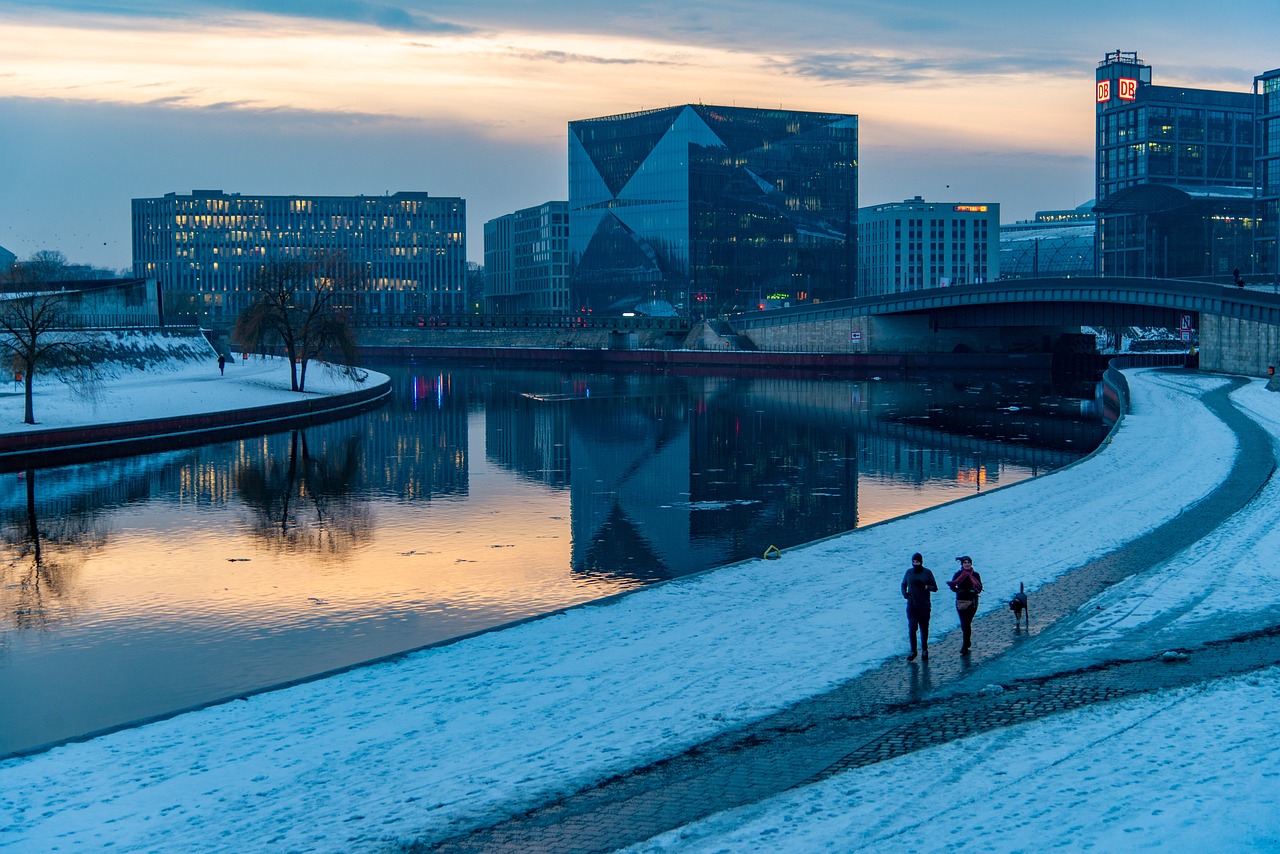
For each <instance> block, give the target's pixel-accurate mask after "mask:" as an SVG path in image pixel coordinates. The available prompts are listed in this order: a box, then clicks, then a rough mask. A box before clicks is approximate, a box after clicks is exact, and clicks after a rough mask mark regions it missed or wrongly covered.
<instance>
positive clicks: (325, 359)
mask: <svg viewBox="0 0 1280 854" xmlns="http://www.w3.org/2000/svg"><path fill="white" fill-rule="evenodd" d="M360 284H361V275H360V272H359V270H358V269H357V268H356V267H355V266H354V265H352V264H350V263H349V262H348V261H347V260H346V259H345V258H344V257H343V256H341V255H326V256H322V257H319V258H314V259H307V260H297V259H291V260H278V261H272V262H270V263H268V264H266V265H264V266H263V267H262V269H260V270H259V271H258V273H257V274H256V275H254V276H253V278H252V279H250V280H249V287H250V289H252V290H255V291H257V293H258V295H257V297H256V298H255V299H254V301H253V304H252V305H250V306H249V308H247V309H245V311H244V313H243V314H241V315H240V316H239V317H238V318H236V325H235V330H234V331H233V332H232V337H233V338H234V340H235V341H236V343H237V344H239V345H240V346H241V348H242V349H244V350H259V349H262V348H263V347H275V346H280V347H283V348H284V352H285V356H286V357H287V358H288V359H289V380H290V385H291V387H292V389H293V390H294V391H305V390H306V384H307V365H308V364H309V363H310V362H311V361H312V360H313V359H314V360H315V361H318V362H321V363H323V364H325V365H328V366H330V367H333V368H336V369H337V370H339V371H341V372H342V373H344V374H346V375H347V376H349V377H352V378H353V379H356V380H357V381H359V380H362V379H363V378H364V377H365V374H364V372H362V371H360V370H359V369H358V368H357V365H358V363H359V359H360V353H359V350H358V348H357V344H356V337H355V333H354V332H353V331H352V329H351V324H350V323H349V322H348V319H347V316H346V314H345V313H344V312H342V311H341V310H340V308H339V306H338V304H337V298H338V296H339V295H340V294H344V293H346V294H350V293H353V292H354V291H355V290H356V289H357V288H358V287H359V286H360Z"/></svg>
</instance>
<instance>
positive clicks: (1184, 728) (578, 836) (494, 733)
mask: <svg viewBox="0 0 1280 854" xmlns="http://www.w3.org/2000/svg"><path fill="white" fill-rule="evenodd" d="M1126 375H1127V377H1128V379H1129V382H1130V386H1131V388H1132V390H1133V400H1134V403H1133V412H1132V414H1131V415H1130V416H1129V417H1127V418H1125V419H1124V420H1123V421H1122V422H1121V424H1120V425H1119V426H1118V428H1117V430H1116V431H1115V432H1114V433H1113V435H1112V437H1111V438H1110V439H1109V441H1108V442H1107V444H1106V445H1104V447H1103V448H1101V449H1100V450H1099V451H1098V452H1097V453H1095V454H1094V455H1092V456H1091V457H1089V458H1086V459H1085V460H1082V461H1081V462H1079V463H1076V464H1074V465H1072V466H1070V467H1068V468H1066V469H1064V470H1061V471H1059V472H1056V473H1054V474H1052V475H1048V476H1046V477H1042V478H1036V479H1034V480H1032V481H1027V482H1024V483H1021V484H1018V485H1015V486H1013V487H1008V488H1004V489H999V490H995V491H994V492H991V493H987V494H982V495H979V496H975V497H974V498H972V499H965V500H961V501H958V502H953V503H952V504H949V505H946V506H943V507H940V508H935V509H933V510H929V511H924V512H921V513H917V514H913V515H911V516H908V517H903V518H900V519H895V520H891V521H888V522H885V523H880V524H878V525H872V526H869V527H867V528H863V529H858V530H855V531H851V532H849V533H847V534H843V535H840V536H837V537H832V538H829V539H827V540H823V541H819V542H817V543H812V544H809V545H807V546H803V547H798V548H795V549H791V550H788V551H786V552H784V553H783V554H782V555H781V557H780V558H779V559H778V560H770V561H765V560H756V561H748V562H744V563H742V564H735V565H732V566H728V567H724V568H721V569H718V570H712V571H709V572H706V573H702V574H700V575H697V576H689V577H685V578H681V579H675V580H673V581H670V582H665V583H663V584H659V585H655V586H653V587H649V588H644V589H642V590H640V591H637V592H635V593H631V594H628V595H624V596H620V597H615V598H613V599H611V600H606V601H602V602H597V603H592V604H590V605H587V606H582V607H577V608H572V609H567V610H565V611H562V612H558V613H556V614H552V615H548V616H547V617H545V618H542V619H538V620H532V621H528V622H525V623H522V624H520V625H516V626H513V627H510V628H507V629H505V630H501V631H494V632H489V633H485V634H482V635H479V636H475V637H471V638H467V639H464V640H461V641H459V642H457V643H451V644H446V645H440V646H436V647H433V648H430V649H425V650H421V651H418V652H414V653H411V654H406V655H405V656H403V657H401V658H399V659H396V660H392V661H384V662H382V663H379V664H377V665H373V666H370V667H365V668H358V669H355V670H352V671H349V672H346V673H343V674H339V675H337V676H333V677H330V678H327V679H323V680H319V681H315V682H310V683H307V684H303V685H295V686H292V687H289V688H286V689H283V690H280V691H274V692H268V693H265V694H260V695H256V696H251V697H247V698H244V699H242V700H238V701H233V702H229V703H226V704H223V705H220V706H215V707H210V708H205V709H202V710H199V711H196V712H192V713H189V714H185V715H180V716H178V717H175V718H172V719H169V720H166V721H160V722H157V723H153V724H149V725H147V726H142V727H137V728H134V729H128V730H122V731H120V732H116V733H113V734H110V735H107V736H103V737H101V738H96V739H93V740H91V741H88V742H84V743H77V744H67V745H63V746H61V747H58V748H54V749H53V750H50V751H48V752H45V753H41V754H38V755H35V756H30V757H24V758H18V759H12V760H7V761H5V762H3V763H0V846H9V847H11V848H12V850H15V851H23V852H25V851H48V850H74V849H85V850H88V849H99V848H103V847H107V846H110V847H112V848H113V849H114V850H123V851H149V850H193V851H201V850H291V851H292V850H309V851H353V850H355V851H364V850H417V851H422V850H512V851H514V850H520V851H528V850H555V851H607V850H616V849H618V848H622V847H626V846H632V847H633V850H636V851H666V850H672V851H696V850H706V851H718V850H734V851H737V850H760V851H766V850H774V851H776V850H818V849H824V848H825V849H833V850H860V849H866V850H878V851H879V850H903V851H907V850H947V849H950V848H954V847H955V846H956V845H957V844H958V843H962V842H967V843H969V844H971V845H972V847H977V848H982V849H984V850H1029V849H1033V848H1043V847H1052V846H1055V845H1058V846H1063V845H1075V846H1089V845H1095V846H1101V848H1102V849H1103V850H1115V849H1117V848H1119V847H1121V846H1122V845H1124V844H1125V842H1126V841H1128V842H1130V843H1132V842H1133V841H1134V840H1136V839H1138V838H1139V837H1134V836H1131V835H1127V834H1132V833H1137V832H1141V833H1142V834H1143V835H1142V836H1141V837H1140V838H1141V840H1142V841H1143V842H1144V843H1146V844H1161V843H1162V842H1163V843H1166V844H1174V843H1178V842H1185V841H1186V840H1187V839H1188V838H1189V837H1190V838H1192V839H1197V838H1198V839H1207V840H1210V841H1212V842H1216V843H1217V844H1218V846H1219V847H1221V846H1223V845H1225V846H1227V847H1245V848H1248V847H1262V848H1266V847H1267V846H1268V844H1272V845H1274V842H1275V841H1276V840H1275V837H1274V828H1273V827H1271V822H1270V816H1272V815H1274V814H1275V807H1276V806H1277V805H1278V803H1280V802H1278V801H1277V789H1278V788H1280V787H1277V786H1276V785H1275V783H1274V780H1270V781H1268V780H1269V778H1266V771H1267V769H1268V768H1274V767H1275V764H1276V760H1277V759H1280V757H1277V756H1276V751H1277V748H1276V747H1275V739H1274V738H1273V737H1271V736H1270V735H1269V734H1271V733H1273V732H1274V727H1275V724H1276V721H1274V720H1273V719H1272V718H1274V716H1275V715H1276V714H1277V711H1276V709H1277V708H1280V703H1277V701H1276V698H1277V697H1280V671H1277V669H1276V668H1275V667H1274V665H1275V664H1276V663H1277V662H1278V661H1280V658H1278V657H1277V643H1276V634H1277V633H1276V630H1275V626H1277V625H1280V592H1273V591H1276V589H1277V588H1280V584H1277V583H1276V582H1277V581H1280V579H1277V578H1276V576H1277V569H1276V568H1275V567H1274V563H1275V561H1274V555H1275V554H1277V553H1280V534H1277V533H1275V532H1273V530H1272V529H1273V528H1274V525H1273V520H1274V516H1275V513H1276V512H1277V511H1278V510H1280V488H1278V487H1277V485H1276V483H1275V479H1274V478H1273V477H1272V472H1273V470H1274V468H1275V464H1276V447H1275V436H1276V435H1277V434H1278V433H1280V402H1277V398H1280V395H1275V394H1274V393H1272V392H1268V391H1266V389H1265V384H1263V383H1261V382H1260V381H1256V380H1255V381H1245V380H1239V379H1233V378H1226V377H1212V376H1203V375H1196V374H1192V373H1187V372H1181V371H1155V370H1140V371H1131V372H1127V374H1126ZM914 550H920V551H923V552H924V553H925V555H926V563H927V565H930V566H931V567H932V568H933V569H934V571H935V574H936V575H937V576H938V577H939V580H940V581H942V580H945V579H946V578H947V577H949V574H950V572H949V568H948V564H949V562H950V559H951V555H953V554H957V553H961V552H964V553H970V554H973V555H974V557H975V563H976V565H977V567H978V569H979V570H980V571H981V572H982V573H983V577H984V581H985V583H986V587H987V594H986V595H985V596H984V600H983V605H982V607H981V609H980V616H979V620H978V622H977V623H976V625H975V646H974V651H973V654H972V655H971V656H969V657H968V658H962V657H960V656H959V654H958V641H957V638H956V636H955V632H954V615H953V614H949V613H948V612H949V610H950V608H949V603H948V601H947V598H946V597H945V596H940V597H937V599H936V600H935V605H934V625H933V635H934V639H933V642H932V643H931V652H932V657H931V661H930V662H929V663H928V664H927V665H926V664H921V663H920V662H916V663H913V664H908V663H907V662H906V661H905V660H904V654H905V647H906V638H905V634H906V632H905V618H904V617H903V614H902V603H901V599H900V597H899V596H898V594H897V589H896V588H897V582H898V579H900V578H901V573H902V570H903V569H904V568H905V564H906V557H907V556H909V554H910V553H911V552H912V551H914ZM1019 582H1025V584H1026V587H1027V590H1028V591H1029V593H1030V595H1031V624H1030V629H1029V630H1028V631H1014V630H1013V627H1012V618H1011V615H1010V614H1009V612H1008V610H1007V609H1006V607H1005V604H1004V602H1005V599H1006V598H1007V593H1008V592H1011V591H1012V590H1016V589H1017V585H1018V583H1019ZM1246 588H1247V589H1248V590H1249V591H1250V592H1251V595H1250V596H1247V597H1244V596H1241V595H1240V591H1241V590H1242V589H1246ZM1240 674H1244V678H1245V679H1246V680H1247V681H1246V683H1243V684H1241V683H1237V682H1235V681H1234V679H1236V678H1239V676H1240ZM1186 686H1191V687H1186ZM1205 686H1221V687H1209V688H1206V687H1205ZM1188 692H1190V693H1188ZM1259 697H1261V699H1260V700H1259V699H1258V698H1259ZM1148 698H1150V699H1148ZM1170 714H1172V715H1175V716H1176V717H1175V719H1174V720H1173V722H1172V723H1170V720H1169V717H1168V716H1169V715H1170ZM1162 716H1163V717H1162ZM1268 716H1271V717H1268ZM1220 721H1225V722H1229V723H1230V727H1229V728H1228V729H1224V728H1222V727H1219V726H1217V723H1218V722H1220ZM984 738H985V740H984ZM997 738H998V740H995V739H997ZM1037 739H1039V740H1037ZM1161 739H1163V740H1161ZM1005 745H1012V746H1013V748H1016V750H1015V751H1014V752H1012V753H1011V752H1010V750H1009V749H1007V748H1006V747H1005ZM1135 745H1137V746H1136V747H1135ZM1135 751H1137V752H1136V753H1135ZM1144 751H1145V752H1144ZM917 759H918V761H917ZM1081 762H1083V763H1084V764H1083V765H1080V764H1079V763H1081ZM1232 762H1234V764H1231V763H1232ZM1101 766H1105V767H1101ZM1224 769H1228V770H1224ZM1064 773H1065V774H1066V775H1067V776H1066V777H1065V779H1064V778H1063V774H1064ZM1258 774H1261V775H1263V777H1264V779H1262V780H1261V781H1259V780H1257V779H1255V778H1256V777H1257V775H1258ZM1055 775H1057V776H1055ZM1251 775H1252V776H1251ZM1100 780H1101V781H1103V782H1098V781H1100ZM1233 786H1243V787H1244V788H1243V789H1241V788H1233ZM877 793H878V794H877ZM1018 797H1021V798H1023V799H1024V801H1025V803H1024V802H1023V801H1018V802H1016V803H1015V802H1014V801H1011V800H1009V799H1011V798H1018ZM975 798H981V800H980V801H979V802H978V804H977V807H975V800H974V799H975ZM1002 799H1003V800H1002ZM1188 804H1194V805H1195V806H1194V807H1193V808H1190V809H1188V808H1187V805H1188ZM922 808H923V815H924V816H926V817H922V812H921V809H922ZM1218 816H1222V817H1223V818H1222V819H1221V820H1218V819H1217V817H1218ZM1002 819H1003V820H1002ZM1268 834H1272V835H1270V836H1268ZM1268 840H1270V843H1269V842H1268Z"/></svg>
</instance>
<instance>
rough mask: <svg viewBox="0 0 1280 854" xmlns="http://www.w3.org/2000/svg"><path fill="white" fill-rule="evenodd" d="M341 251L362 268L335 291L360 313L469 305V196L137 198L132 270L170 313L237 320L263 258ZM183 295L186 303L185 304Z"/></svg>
mask: <svg viewBox="0 0 1280 854" xmlns="http://www.w3.org/2000/svg"><path fill="white" fill-rule="evenodd" d="M330 254H332V255H338V254H340V255H343V256H345V258H346V260H347V261H349V262H350V263H352V264H355V265H357V266H358V267H360V268H361V269H362V272H363V273H364V280H363V283H362V285H361V287H360V290H359V291H358V292H354V293H344V294H339V300H340V302H341V304H342V306H343V307H345V308H346V309H348V310H349V311H351V312H352V314H354V315H356V316H357V317H361V316H372V315H394V314H419V315H424V314H454V313H460V312H462V311H465V309H466V284H467V257H466V256H467V245H466V201H465V200H463V199H459V198H450V197H432V196H429V195H428V194H427V193H395V194H394V195H387V196H244V195H240V194H239V193H223V192H222V191H221V190H196V191H194V192H193V193H192V194H191V195H189V196H180V195H178V194H176V193H168V194H166V195H165V196H164V197H162V198H153V199H134V200H133V269H134V275H137V276H142V277H147V278H154V279H157V280H158V281H159V282H160V286H161V289H162V291H163V293H164V294H165V298H166V300H168V301H169V302H170V304H171V305H172V307H173V308H174V310H177V311H183V310H186V309H187V307H188V306H189V307H190V310H194V311H195V312H197V313H200V314H203V315H205V316H207V317H209V318H210V319H213V320H234V319H235V317H236V316H237V315H238V314H239V313H240V312H241V311H243V310H244V309H245V308H247V307H248V306H249V304H250V303H251V302H252V300H253V296H254V294H253V292H252V291H251V290H249V288H248V282H249V280H250V279H251V278H252V276H253V275H254V274H255V273H256V272H257V271H258V270H259V269H261V268H262V266H263V265H264V264H266V263H268V262H271V261H274V260H284V259H301V258H310V257H315V256H318V255H330ZM184 298H185V300H187V301H188V303H187V305H182V304H174V303H181V301H182V300H183V299H184Z"/></svg>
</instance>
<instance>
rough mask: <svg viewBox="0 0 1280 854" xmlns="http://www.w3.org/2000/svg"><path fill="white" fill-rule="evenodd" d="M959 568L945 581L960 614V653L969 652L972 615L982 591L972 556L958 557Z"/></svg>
mask: <svg viewBox="0 0 1280 854" xmlns="http://www.w3.org/2000/svg"><path fill="white" fill-rule="evenodd" d="M956 560H958V561H960V569H958V570H956V574H955V575H953V576H952V577H951V580H950V581H948V582H947V586H948V587H950V588H951V590H952V591H953V592H954V593H955V594H956V613H957V614H959V615H960V630H961V632H963V633H964V645H963V646H961V647H960V654H961V655H968V654H969V646H970V643H971V642H972V634H973V615H974V614H976V613H978V594H979V593H981V592H982V576H980V575H978V572H977V570H975V569H974V568H973V558H971V557H969V556H968V555H965V556H964V557H958V558H956Z"/></svg>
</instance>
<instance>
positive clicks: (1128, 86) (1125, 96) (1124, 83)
mask: <svg viewBox="0 0 1280 854" xmlns="http://www.w3.org/2000/svg"><path fill="white" fill-rule="evenodd" d="M1116 83H1118V84H1119V89H1120V91H1119V93H1118V94H1119V95H1120V100H1121V101H1132V100H1134V99H1135V98H1137V97H1138V81H1137V80H1135V79H1133V78H1132V77H1121V78H1120V79H1119V80H1117V81H1116Z"/></svg>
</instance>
